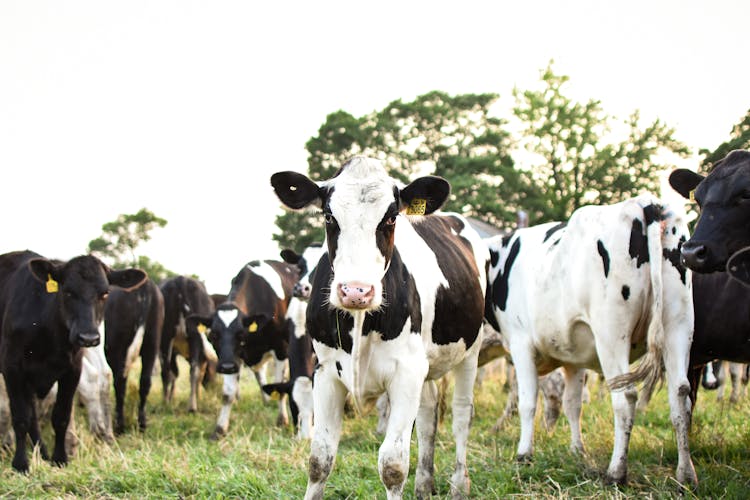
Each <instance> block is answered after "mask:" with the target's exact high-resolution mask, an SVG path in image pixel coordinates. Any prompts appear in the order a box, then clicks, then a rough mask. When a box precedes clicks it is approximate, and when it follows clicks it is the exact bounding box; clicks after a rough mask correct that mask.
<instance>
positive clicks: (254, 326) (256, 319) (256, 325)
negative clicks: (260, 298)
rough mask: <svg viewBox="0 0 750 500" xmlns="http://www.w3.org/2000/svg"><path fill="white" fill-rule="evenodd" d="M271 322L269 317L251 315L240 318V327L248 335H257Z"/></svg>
mask: <svg viewBox="0 0 750 500" xmlns="http://www.w3.org/2000/svg"><path fill="white" fill-rule="evenodd" d="M269 321H271V317H270V316H268V315H266V314H251V315H250V316H244V317H243V318H242V326H243V327H244V328H245V330H247V331H248V332H249V333H257V332H259V331H261V330H262V329H263V327H264V326H266V324H267V323H268V322H269Z"/></svg>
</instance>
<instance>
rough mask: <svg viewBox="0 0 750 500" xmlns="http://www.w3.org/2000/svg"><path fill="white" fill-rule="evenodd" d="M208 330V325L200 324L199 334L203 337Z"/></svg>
mask: <svg viewBox="0 0 750 500" xmlns="http://www.w3.org/2000/svg"><path fill="white" fill-rule="evenodd" d="M207 330H208V327H206V325H204V324H203V323H198V333H200V334H201V335H205V334H206V331H207Z"/></svg>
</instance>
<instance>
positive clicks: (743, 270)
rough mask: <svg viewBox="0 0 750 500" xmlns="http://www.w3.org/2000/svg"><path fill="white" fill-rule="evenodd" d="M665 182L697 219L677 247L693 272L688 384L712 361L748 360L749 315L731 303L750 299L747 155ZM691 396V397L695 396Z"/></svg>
mask: <svg viewBox="0 0 750 500" xmlns="http://www.w3.org/2000/svg"><path fill="white" fill-rule="evenodd" d="M669 184H670V185H671V186H672V187H673V188H674V189H675V191H677V192H678V193H679V194H681V195H682V196H683V197H685V198H687V199H692V200H695V202H697V204H698V206H699V208H700V217H699V218H698V221H697V222H696V224H695V228H694V231H693V235H692V237H691V238H690V239H689V240H687V241H686V242H685V243H684V244H683V245H682V250H681V258H682V261H683V263H684V264H685V265H686V266H687V267H689V268H690V269H692V270H693V271H695V272H694V273H693V294H694V304H695V335H694V338H693V346H692V349H691V360H690V365H691V384H692V385H693V386H695V387H697V385H698V381H699V380H700V373H701V370H702V369H703V365H705V364H706V363H707V362H709V361H712V360H714V359H722V360H727V361H733V362H738V363H747V362H750V315H749V314H746V313H745V312H744V311H743V310H742V309H741V308H740V309H738V308H737V307H736V304H738V303H747V302H748V300H750V289H748V288H747V287H746V286H745V284H747V283H748V282H749V281H748V278H749V277H750V273H748V269H750V267H749V266H748V265H747V264H748V263H750V259H748V256H750V252H748V251H747V250H745V249H746V248H747V247H748V246H750V151H744V150H735V151H732V152H730V153H729V154H727V155H726V156H725V157H724V158H722V159H721V160H720V161H718V162H717V163H716V164H714V166H713V169H712V170H711V172H710V173H709V174H708V175H707V176H703V175H700V174H697V173H695V172H693V171H691V170H688V169H676V170H675V171H673V172H672V173H671V174H670V176H669ZM694 397H695V396H694Z"/></svg>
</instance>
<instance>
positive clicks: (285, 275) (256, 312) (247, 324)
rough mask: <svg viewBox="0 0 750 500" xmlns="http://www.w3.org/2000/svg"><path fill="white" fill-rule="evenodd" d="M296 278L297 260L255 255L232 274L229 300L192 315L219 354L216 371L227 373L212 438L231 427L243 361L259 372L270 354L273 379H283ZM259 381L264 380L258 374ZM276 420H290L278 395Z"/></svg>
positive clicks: (285, 422)
mask: <svg viewBox="0 0 750 500" xmlns="http://www.w3.org/2000/svg"><path fill="white" fill-rule="evenodd" d="M298 280H299V271H298V269H297V266H296V265H293V264H289V263H286V262H279V261H276V260H263V261H260V260H253V261H250V262H249V263H248V264H246V265H244V266H243V267H242V268H241V269H240V271H239V272H238V273H237V275H236V276H235V277H234V278H233V279H232V286H231V288H230V290H229V294H228V295H227V301H226V302H224V303H223V304H221V305H220V306H219V307H218V308H217V309H216V311H215V312H214V313H213V314H212V315H198V314H193V315H191V317H190V318H191V321H195V322H199V323H200V324H204V325H206V326H207V327H208V338H209V341H210V342H211V344H212V345H213V347H214V349H215V350H216V352H217V353H218V365H217V372H218V373H221V374H223V375H224V387H223V394H222V406H221V410H220V411H219V417H218V419H217V421H216V427H215V429H214V432H213V434H212V436H211V438H212V439H219V438H221V437H222V436H224V435H225V434H226V432H227V429H228V428H229V417H230V413H231V409H232V404H233V403H234V401H235V399H237V396H238V394H239V380H240V366H241V364H242V363H244V364H246V365H247V366H249V367H251V368H252V369H253V371H254V372H255V373H256V377H259V375H260V374H259V367H258V365H259V364H261V363H265V362H266V360H267V359H268V358H272V359H274V360H275V362H276V378H275V380H276V381H279V380H282V377H283V374H284V372H285V370H286V364H287V355H288V354H287V353H288V349H289V326H288V321H287V318H286V315H287V308H288V306H289V301H290V300H291V298H292V290H293V288H294V284H295V283H297V281H298ZM258 383H259V384H260V385H261V387H262V386H263V385H265V382H264V381H263V380H262V379H260V378H259V379H258ZM261 393H262V394H263V395H265V393H263V392H262V391H261ZM277 423H278V424H279V425H288V424H289V416H288V414H287V411H286V398H285V397H283V396H282V397H281V398H280V399H279V416H278V418H277Z"/></svg>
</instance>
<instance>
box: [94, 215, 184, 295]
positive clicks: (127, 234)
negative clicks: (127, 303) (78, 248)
mask: <svg viewBox="0 0 750 500" xmlns="http://www.w3.org/2000/svg"><path fill="white" fill-rule="evenodd" d="M166 225H167V221H166V219H162V218H161V217H157V216H156V215H155V214H154V213H153V212H151V211H150V210H148V209H147V208H142V209H140V210H139V211H138V212H136V213H134V214H120V215H118V216H117V219H115V220H114V221H112V222H107V223H105V224H103V225H102V235H101V236H99V237H98V238H95V239H93V240H91V241H90V242H89V245H88V252H89V253H92V254H95V255H97V256H98V257H100V258H102V259H103V260H105V261H106V262H107V263H108V264H109V265H111V266H112V267H115V268H122V267H139V268H141V269H143V270H144V271H146V273H147V274H148V275H149V277H150V278H151V279H152V280H154V281H155V282H156V283H158V282H159V281H161V280H162V279H164V278H168V277H171V276H175V275H176V273H174V272H172V271H170V270H168V269H166V268H165V267H164V266H163V265H161V264H160V263H158V262H156V261H153V260H151V259H149V258H148V257H146V256H142V255H141V256H139V255H136V253H135V250H136V248H137V247H138V246H139V245H140V244H141V243H145V242H147V241H149V240H150V239H151V234H150V233H151V231H152V230H154V229H156V228H157V227H164V226H166Z"/></svg>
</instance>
